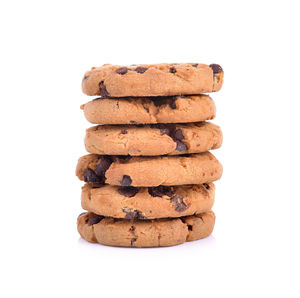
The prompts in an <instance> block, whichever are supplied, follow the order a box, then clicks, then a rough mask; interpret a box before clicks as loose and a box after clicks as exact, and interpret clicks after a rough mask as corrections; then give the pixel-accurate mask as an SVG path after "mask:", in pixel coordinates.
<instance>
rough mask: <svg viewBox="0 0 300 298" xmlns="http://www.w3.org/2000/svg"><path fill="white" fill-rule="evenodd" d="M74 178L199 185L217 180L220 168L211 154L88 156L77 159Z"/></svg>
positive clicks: (127, 183) (125, 183) (113, 182)
mask: <svg viewBox="0 0 300 298" xmlns="http://www.w3.org/2000/svg"><path fill="white" fill-rule="evenodd" d="M76 175H77V176H78V178H79V179H80V180H84V181H85V182H97V183H107V184H111V185H121V186H137V187H140V186H148V187H153V186H159V185H185V184H202V183H209V182H213V181H215V180H218V179H220V178H221V176H222V165H221V164H220V163H219V161H218V160H217V159H216V158H215V157H214V155H212V154H211V153H210V152H204V153H198V154H190V155H179V156H155V157H121V156H119V157H116V156H109V155H97V154H88V155H85V156H82V157H81V158H80V159H79V160H78V164H77V168H76Z"/></svg>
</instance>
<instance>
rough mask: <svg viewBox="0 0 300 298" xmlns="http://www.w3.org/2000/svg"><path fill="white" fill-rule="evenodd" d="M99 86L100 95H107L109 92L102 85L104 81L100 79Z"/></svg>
mask: <svg viewBox="0 0 300 298" xmlns="http://www.w3.org/2000/svg"><path fill="white" fill-rule="evenodd" d="M99 88H100V95H101V96H102V97H109V93H108V91H107V89H106V87H105V85H104V81H101V82H100V84H99Z"/></svg>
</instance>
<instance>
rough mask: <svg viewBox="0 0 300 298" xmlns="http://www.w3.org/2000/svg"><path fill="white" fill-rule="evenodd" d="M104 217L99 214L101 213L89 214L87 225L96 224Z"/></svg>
mask: <svg viewBox="0 0 300 298" xmlns="http://www.w3.org/2000/svg"><path fill="white" fill-rule="evenodd" d="M103 218H104V216H101V215H97V214H91V215H90V216H89V219H88V222H87V224H88V226H92V225H95V224H97V223H98V222H100V221H101V220H102V219H103Z"/></svg>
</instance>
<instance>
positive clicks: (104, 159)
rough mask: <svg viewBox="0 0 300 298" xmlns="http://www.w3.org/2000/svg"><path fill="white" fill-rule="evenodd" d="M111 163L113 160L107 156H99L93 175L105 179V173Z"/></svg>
mask: <svg viewBox="0 0 300 298" xmlns="http://www.w3.org/2000/svg"><path fill="white" fill-rule="evenodd" d="M112 163H113V160H112V159H111V158H110V157H109V156H100V157H99V160H98V164H97V166H96V169H95V173H96V174H97V175H98V176H100V177H103V178H105V172H106V171H107V170H108V168H109V167H110V165H111V164H112Z"/></svg>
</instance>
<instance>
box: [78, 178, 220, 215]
mask: <svg viewBox="0 0 300 298" xmlns="http://www.w3.org/2000/svg"><path fill="white" fill-rule="evenodd" d="M214 194H215V186H214V184H212V183H207V184H206V183H205V184H199V185H185V186H171V187H170V186H163V185H160V186H158V187H133V186H125V187H124V186H123V187H118V186H112V185H102V186H101V185H95V184H94V185H93V184H85V185H84V186H83V187H82V193H81V205H82V208H83V209H85V210H87V211H90V212H93V213H96V214H101V215H103V216H108V217H114V218H126V219H134V220H136V219H141V220H142V219H155V218H167V217H182V216H187V215H193V214H200V213H203V212H207V211H209V210H210V209H211V208H212V206H213V203H214Z"/></svg>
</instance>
